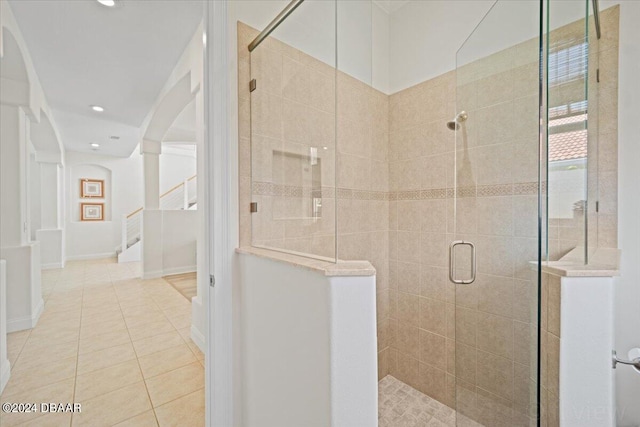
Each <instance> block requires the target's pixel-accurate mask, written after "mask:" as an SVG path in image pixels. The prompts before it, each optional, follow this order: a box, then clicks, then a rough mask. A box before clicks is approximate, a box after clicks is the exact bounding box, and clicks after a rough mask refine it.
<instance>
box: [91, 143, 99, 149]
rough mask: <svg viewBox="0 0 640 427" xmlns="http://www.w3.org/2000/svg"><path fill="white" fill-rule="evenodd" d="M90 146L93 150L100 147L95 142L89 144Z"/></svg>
mask: <svg viewBox="0 0 640 427" xmlns="http://www.w3.org/2000/svg"><path fill="white" fill-rule="evenodd" d="M91 146H92V147H93V148H98V147H100V144H98V143H95V142H92V143H91Z"/></svg>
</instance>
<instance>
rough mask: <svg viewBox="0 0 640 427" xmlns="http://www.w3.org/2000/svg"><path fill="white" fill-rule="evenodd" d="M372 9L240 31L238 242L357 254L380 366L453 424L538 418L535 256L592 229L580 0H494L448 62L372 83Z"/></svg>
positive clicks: (545, 256) (313, 10) (312, 9)
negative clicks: (432, 73)
mask: <svg viewBox="0 0 640 427" xmlns="http://www.w3.org/2000/svg"><path fill="white" fill-rule="evenodd" d="M410 3H411V2H410ZM354 5H355V6H354ZM371 7H372V6H371V3H370V2H342V1H341V0H337V1H320V0H306V1H302V0H294V1H293V2H291V3H290V4H289V5H288V6H287V8H286V9H285V10H284V11H283V12H282V13H281V16H280V18H282V19H280V20H279V21H278V24H277V25H275V26H274V27H273V28H269V27H267V28H268V29H269V31H268V32H267V34H266V37H264V38H263V39H261V40H260V42H259V43H255V42H254V43H253V46H252V45H250V46H249V52H248V54H249V58H248V59H249V61H248V64H249V70H241V72H243V73H245V74H247V75H248V76H249V77H250V84H249V91H248V93H247V94H246V95H247V96H248V98H247V99H246V106H245V107H243V106H242V99H241V114H243V113H242V108H246V109H247V110H248V111H245V113H246V114H248V116H249V118H250V120H249V126H247V128H243V127H241V129H240V142H241V144H240V145H241V150H242V147H246V153H243V152H242V151H241V155H246V156H248V157H249V158H250V165H251V167H250V174H249V175H250V177H249V179H250V183H249V187H250V199H251V212H252V214H251V219H250V229H251V236H250V244H251V245H253V246H256V247H261V248H265V249H268V250H273V251H278V252H287V253H290V254H294V255H298V256H304V257H308V258H316V259H319V260H322V261H330V262H340V260H349V259H367V260H369V261H371V262H372V264H373V265H374V266H375V268H376V270H377V272H378V274H377V299H378V301H377V306H378V310H377V325H378V364H379V378H380V379H381V378H383V377H384V376H386V375H389V374H390V375H392V376H394V377H396V378H397V379H399V380H401V381H403V382H404V383H406V384H408V385H409V386H411V387H413V388H416V389H418V390H419V391H420V392H422V393H424V394H427V395H428V396H430V397H431V398H433V399H435V400H437V401H439V402H441V403H442V404H445V405H447V406H449V407H451V408H452V409H454V410H455V419H456V425H461V426H462V425H472V426H477V425H485V426H502V425H504V426H536V425H547V423H549V424H554V420H557V417H558V414H557V412H558V406H557V396H558V379H557V377H558V372H557V371H558V361H557V357H556V356H557V354H556V353H554V352H553V351H552V350H550V349H549V348H548V345H547V342H548V339H547V338H548V333H549V332H548V331H547V329H546V322H547V307H546V294H547V284H546V283H545V282H544V280H543V275H542V274H541V271H542V264H543V263H544V262H545V261H548V260H557V259H559V258H561V257H562V256H565V255H567V254H568V253H570V252H571V253H572V256H574V257H576V256H577V257H579V258H580V259H582V260H583V261H584V262H585V263H586V262H587V260H588V255H589V246H596V245H597V227H593V226H589V227H588V226H587V225H588V224H590V223H597V215H595V214H596V212H595V211H596V202H595V200H596V196H597V191H598V189H597V173H595V172H593V167H590V166H589V165H593V164H597V151H598V150H597V138H595V137H592V135H595V134H597V117H598V115H597V110H596V109H594V108H592V109H591V110H590V109H589V103H590V102H591V103H592V104H594V105H595V100H597V92H596V88H595V87H593V85H590V84H589V81H590V79H591V80H592V79H594V78H595V77H594V75H595V71H594V70H595V67H596V64H597V55H595V53H594V51H593V49H592V48H593V46H597V39H595V38H594V35H593V28H595V26H594V22H593V18H592V17H590V12H592V9H591V1H588V0H579V1H575V0H567V1H563V0H542V1H540V2H538V1H507V0H499V1H497V2H496V3H495V4H494V5H493V6H492V7H491V9H490V10H489V11H488V12H487V13H486V15H485V16H484V17H483V18H482V20H481V21H480V22H479V24H478V25H477V26H476V27H475V29H474V30H473V31H472V32H471V33H470V34H469V36H468V37H467V38H466V40H465V41H464V43H463V45H462V46H461V47H460V48H459V50H458V51H457V52H456V53H455V58H456V68H455V70H453V71H451V72H450V73H447V74H445V75H443V76H439V77H436V78H434V79H431V80H428V81H424V82H422V83H419V84H418V85H415V86H413V87H410V88H407V89H404V90H402V91H399V92H397V93H391V94H388V93H383V92H381V91H379V90H377V89H376V88H374V87H373V85H372V81H373V80H374V79H373V77H375V76H373V71H372V66H371V63H372V56H373V54H372V51H373V49H374V45H373V43H372V41H371V38H367V37H366V36H367V34H365V33H366V32H367V31H369V32H371V29H372V28H373V25H374V24H373V18H372V12H371ZM358 8H359V9H358ZM356 17H357V20H358V22H360V23H361V24H362V23H363V22H364V25H363V26H361V28H362V29H363V30H362V31H364V33H363V34H364V36H363V34H355V36H354V32H355V30H354V29H353V28H351V27H350V22H351V21H350V20H351V19H356ZM451 19H456V18H455V16H452V17H451ZM367 22H368V24H367ZM367 25H368V26H367ZM354 28H355V27H354ZM240 32H246V33H251V38H253V37H254V36H255V35H257V34H258V30H257V29H252V28H249V27H247V26H239V33H240ZM369 35H370V34H369ZM240 49H242V47H240ZM416 49H418V48H416ZM239 51H240V50H239ZM417 52H418V53H419V51H418V50H417ZM243 54H246V51H245V53H243ZM356 54H357V55H360V56H361V57H357V58H356ZM356 63H359V64H369V65H367V66H364V67H358V66H352V65H353V64H356ZM240 84H241V85H242V84H244V81H240ZM240 93H241V94H242V93H244V92H243V91H242V90H241V91H240ZM243 141H244V142H243ZM243 209H244V206H243ZM380 407H381V410H380V411H381V412H380V419H381V420H385V421H384V422H386V416H387V414H386V413H384V405H382V404H381V405H380ZM382 423H383V421H381V424H382Z"/></svg>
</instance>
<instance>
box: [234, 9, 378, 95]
mask: <svg viewBox="0 0 640 427" xmlns="http://www.w3.org/2000/svg"><path fill="white" fill-rule="evenodd" d="M288 3H289V1H287V0H247V1H235V2H233V5H232V6H233V7H232V9H231V16H230V22H231V25H235V22H237V21H242V22H244V23H245V24H247V25H250V26H251V27H253V28H255V29H257V30H259V31H261V30H262V29H264V28H265V27H266V26H267V24H268V23H269V22H270V21H271V20H272V19H273V18H275V17H276V16H277V15H278V13H280V12H281V11H282V9H284V7H285V6H286V5H287V4H288ZM337 14H338V19H337V22H336V18H335V17H336V6H335V3H334V2H328V1H323V0H307V1H305V2H304V3H303V4H302V5H301V6H299V7H298V8H297V9H296V10H295V11H294V12H293V13H292V14H291V15H290V16H289V17H288V18H287V20H286V21H285V22H284V23H282V24H281V25H280V26H279V27H278V28H277V29H276V30H275V31H274V32H273V33H272V36H273V37H275V38H277V39H279V40H281V41H282V42H284V43H287V44H289V45H290V46H293V47H295V48H296V49H299V50H301V51H303V52H305V53H307V54H309V55H311V56H313V57H314V58H317V59H319V60H321V61H323V62H325V63H327V64H329V65H331V66H335V65H336V34H337V40H338V58H337V65H338V68H339V69H340V70H341V71H343V72H345V73H347V74H349V75H351V76H353V77H355V78H357V79H359V80H361V81H363V82H365V83H367V84H372V83H373V87H375V88H376V89H378V90H381V91H383V92H386V90H387V88H388V81H387V77H386V76H387V75H388V61H386V55H387V52H388V48H387V44H386V34H387V32H388V20H387V19H386V17H384V16H383V15H384V12H383V11H382V10H380V8H379V7H378V6H375V5H373V4H372V3H371V2H369V1H341V2H338V10H337ZM378 26H379V27H378ZM336 28H337V29H336Z"/></svg>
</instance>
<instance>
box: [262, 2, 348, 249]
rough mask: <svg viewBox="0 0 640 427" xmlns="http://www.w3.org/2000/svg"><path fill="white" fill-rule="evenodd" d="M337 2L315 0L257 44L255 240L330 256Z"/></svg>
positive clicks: (333, 210)
mask: <svg viewBox="0 0 640 427" xmlns="http://www.w3.org/2000/svg"><path fill="white" fill-rule="evenodd" d="M335 17H336V10H335V3H334V2H325V1H319V0H307V1H305V2H304V3H303V4H302V5H300V6H299V7H298V8H297V9H296V10H295V11H294V12H293V13H292V14H291V15H290V16H289V17H288V18H287V19H286V20H285V21H284V22H283V23H282V24H280V26H279V27H278V28H277V29H276V30H275V31H274V32H273V33H272V34H271V35H270V36H269V37H268V38H267V39H265V40H264V41H263V42H262V43H261V44H260V45H259V46H258V47H257V48H256V49H254V50H253V52H251V78H252V79H255V81H256V87H255V90H253V91H252V92H251V179H252V195H253V202H256V203H257V212H255V213H253V214H252V217H251V218H252V221H251V222H252V224H251V225H252V244H253V245H254V246H262V247H269V248H271V249H276V250H283V251H289V252H295V253H299V254H301V255H306V256H311V257H319V258H323V259H328V260H335V258H336V249H335V248H336V239H335V230H336V228H335V223H336V222H335V213H336V210H335V170H336V169H335V157H336V156H335V152H336V144H335V127H336V123H335V103H336V96H335V87H336V84H335V78H336V70H335V65H336V42H335V40H336V39H335V33H336V19H335Z"/></svg>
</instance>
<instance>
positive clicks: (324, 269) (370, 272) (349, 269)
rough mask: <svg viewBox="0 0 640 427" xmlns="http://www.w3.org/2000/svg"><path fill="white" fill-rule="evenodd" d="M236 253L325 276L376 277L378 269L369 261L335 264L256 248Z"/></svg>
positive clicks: (243, 248)
mask: <svg viewBox="0 0 640 427" xmlns="http://www.w3.org/2000/svg"><path fill="white" fill-rule="evenodd" d="M236 252H237V253H239V254H244V255H254V256H258V257H261V258H268V259H272V260H274V261H278V262H284V263H286V264H290V265H293V266H295V267H301V268H306V269H308V270H312V271H317V272H318V273H321V274H323V275H325V276H375V274H376V269H375V268H374V267H373V265H371V263H370V262H369V261H342V260H338V262H333V261H331V260H330V259H328V258H327V259H326V261H325V260H323V259H320V258H309V257H307V256H303V255H299V254H296V253H290V252H280V251H275V250H272V249H267V248H260V247H255V246H243V247H240V248H237V249H236Z"/></svg>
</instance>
